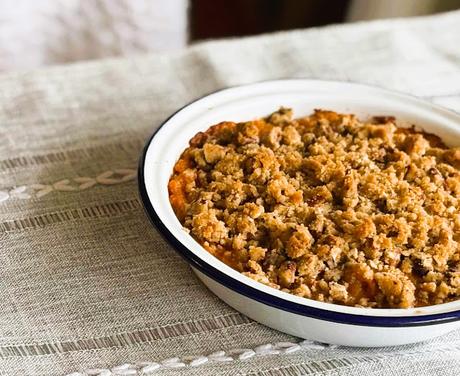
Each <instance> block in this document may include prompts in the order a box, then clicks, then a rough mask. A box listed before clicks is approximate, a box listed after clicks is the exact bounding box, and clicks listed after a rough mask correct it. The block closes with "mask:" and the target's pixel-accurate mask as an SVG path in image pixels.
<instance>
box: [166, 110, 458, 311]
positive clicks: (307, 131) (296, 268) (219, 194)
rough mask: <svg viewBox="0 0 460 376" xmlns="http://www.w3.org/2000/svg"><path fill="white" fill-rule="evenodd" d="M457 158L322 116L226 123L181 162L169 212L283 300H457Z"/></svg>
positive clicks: (402, 135)
mask: <svg viewBox="0 0 460 376" xmlns="http://www.w3.org/2000/svg"><path fill="white" fill-rule="evenodd" d="M458 168H460V149H456V148H451V149H448V148H446V147H445V145H444V144H443V143H442V141H441V140H440V139H439V137H437V136H434V135H430V134H427V133H423V132H417V131H416V130H415V129H413V128H410V129H403V128H397V127H396V125H395V119H394V118H392V117H375V118H373V119H371V120H370V121H369V122H361V121H359V120H358V119H357V118H356V117H355V116H353V115H344V114H338V113H335V112H332V111H322V110H316V111H315V113H314V114H312V115H311V116H308V117H304V118H299V119H293V118H292V111H291V110H289V109H286V108H281V109H280V110H279V111H277V112H275V113H273V114H271V115H270V116H268V117H267V118H265V119H257V120H254V121H248V122H243V123H232V122H223V123H220V124H217V125H215V126H213V127H211V128H210V129H209V130H208V131H207V132H200V133H198V134H197V135H196V136H195V137H193V139H192V140H191V141H190V147H189V148H187V149H186V150H185V151H184V153H183V154H182V156H181V158H180V159H179V161H178V162H177V163H176V165H175V168H174V172H173V175H172V177H171V179H170V182H169V193H170V200H171V204H172V206H173V208H174V210H175V212H176V214H177V216H178V218H179V219H180V220H181V222H182V224H183V225H184V227H185V228H186V229H187V230H189V231H190V234H191V235H192V236H193V237H194V238H195V239H197V240H198V241H199V242H200V243H201V244H202V245H203V246H204V247H205V248H206V249H207V250H208V251H209V252H211V253H212V254H213V255H215V256H216V257H218V258H220V259H221V260H222V261H224V262H226V263H227V264H229V265H230V266H232V267H233V268H235V269H237V270H239V271H240V272H242V273H243V274H244V275H246V276H248V277H250V278H253V279H254V280H256V281H259V282H261V283H264V284H266V285H268V286H271V287H273V288H276V289H280V290H282V291H287V292H290V293H292V294H295V295H298V296H301V297H305V298H312V299H316V300H319V301H324V302H331V303H338V304H346V305H352V306H358V307H390V308H407V307H414V306H424V305H431V304H439V303H444V302H447V301H452V300H455V299H459V297H460V247H459V243H458V242H459V241H460V213H459V197H460V174H459V171H458Z"/></svg>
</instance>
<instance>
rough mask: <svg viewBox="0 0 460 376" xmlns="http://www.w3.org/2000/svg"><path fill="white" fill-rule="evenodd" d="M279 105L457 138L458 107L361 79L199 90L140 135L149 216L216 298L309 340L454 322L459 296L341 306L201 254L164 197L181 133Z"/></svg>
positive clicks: (413, 335) (394, 341)
mask: <svg viewBox="0 0 460 376" xmlns="http://www.w3.org/2000/svg"><path fill="white" fill-rule="evenodd" d="M280 106H286V107H291V108H293V110H294V115H295V117H300V116H304V115H308V114H310V113H311V112H312V111H313V110H314V109H315V108H322V109H330V110H334V111H337V112H347V113H354V114H357V115H358V116H359V117H360V118H361V119H365V118H367V117H370V116H377V115H391V116H395V117H396V119H397V123H398V125H400V126H409V125H412V124H415V125H417V126H419V127H421V128H422V129H423V130H425V131H427V132H431V133H435V134H437V135H438V136H440V137H441V138H442V139H443V141H444V142H445V143H446V144H448V145H449V146H460V115H459V114H456V113H454V112H451V111H448V110H446V109H444V108H441V107H438V106H435V105H433V104H431V103H429V102H425V101H422V100H419V99H417V98H414V97H411V96H407V95H404V94H400V93H395V92H391V91H387V90H383V89H379V88H375V87H370V86H366V85H360V84H353V83H345V82H333V81H320V80H306V79H289V80H277V81H265V82H260V83H255V84H250V85H244V86H239V87H233V88H229V89H225V90H221V91H218V92H216V93H213V94H210V95H208V96H205V97H203V98H201V99H198V100H196V101H194V102H193V103H191V104H189V105H187V106H185V107H184V108H182V109H180V110H179V111H178V112H176V113H175V114H173V115H172V116H171V117H170V118H168V119H167V120H166V121H165V122H164V123H163V124H162V125H161V126H160V128H159V129H158V130H157V131H156V132H155V133H154V134H153V136H152V137H151V139H150V140H149V141H148V143H147V145H146V147H145V149H144V151H143V154H142V156H141V159H140V163H139V191H140V196H141V200H142V202H143V205H144V207H145V210H146V212H147V215H148V216H149V218H150V220H151V221H152V223H153V224H154V225H155V226H156V227H157V229H158V230H159V231H160V232H161V234H162V235H163V236H164V237H165V238H166V240H167V241H168V242H169V243H170V244H171V245H172V246H173V247H174V248H175V250H176V251H177V252H179V253H180V254H181V255H182V256H183V257H184V258H185V260H186V261H187V262H188V263H189V264H190V266H191V267H192V269H193V270H194V272H195V273H196V274H197V276H198V277H199V278H200V279H201V280H202V281H203V283H204V284H205V285H206V286H207V287H208V288H209V289H210V290H211V291H212V292H213V293H215V294H216V295H217V296H219V297H220V298H221V299H222V300H223V301H225V302H226V303H227V304H229V305H230V306H232V307H233V308H235V309H237V310H238V311H240V312H242V313H244V314H245V315H247V316H249V317H250V318H252V319H254V320H256V321H258V322H260V323H262V324H265V325H267V326H269V327H272V328H275V329H278V330H280V331H283V332H286V333H289V334H292V335H295V336H298V337H302V338H307V339H311V340H315V341H320V342H326V343H332V344H339V345H348V346H372V347H374V346H389V345H401V344H407V343H413V342H419V341H423V340H426V339H428V338H431V337H435V336H439V335H442V334H445V333H447V332H449V331H451V330H454V329H457V328H460V300H457V301H454V302H450V303H445V304H439V305H434V306H427V307H421V308H412V309H371V308H357V307H347V306H341V305H336V304H330V303H323V302H319V301H315V300H311V299H305V298H301V297H297V296H294V295H291V294H288V293H285V292H282V291H278V290H276V289H273V288H271V287H268V286H265V285H263V284H261V283H258V282H256V281H254V280H252V279H250V278H248V277H245V276H244V275H242V274H240V273H239V272H237V271H235V270H233V269H232V268H230V267H228V266H227V265H225V264H224V263H222V262H221V261H219V260H218V259H217V258H215V257H213V256H212V255H211V254H209V253H208V252H207V251H206V250H205V249H204V248H202V247H201V246H200V244H198V243H197V242H196V241H195V240H194V239H193V238H192V237H191V236H190V235H189V234H188V233H187V232H186V231H184V229H183V228H182V226H181V224H180V222H179V220H178V219H177V218H176V216H175V214H174V212H173V209H172V207H171V205H170V203H169V197H168V189H167V185H168V180H169V177H170V175H171V172H172V169H173V165H174V163H175V162H176V161H177V159H178V158H179V156H180V154H181V153H182V151H183V150H184V149H185V148H186V147H187V145H188V142H189V140H190V139H191V138H192V137H193V136H194V135H195V134H196V133H197V132H199V131H204V130H206V129H207V128H208V127H209V126H211V125H213V124H216V123H219V122H220V121H224V120H228V121H243V120H248V119H253V118H257V117H262V116H265V115H267V114H269V113H271V112H273V111H275V110H277V109H278V108H279V107H280Z"/></svg>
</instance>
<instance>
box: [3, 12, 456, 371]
mask: <svg viewBox="0 0 460 376" xmlns="http://www.w3.org/2000/svg"><path fill="white" fill-rule="evenodd" d="M286 77H307V78H322V79H330V80H342V81H356V82H363V83H368V84H372V85H378V86H382V87H386V88H390V89H394V90H399V91H402V92H407V93H411V94H413V95H416V96H419V97H422V98H425V99H426V100H430V101H434V102H436V103H439V104H441V105H444V106H446V107H449V108H452V109H454V110H457V111H460V12H452V13H447V14H442V15H437V16H431V17H426V18H414V19H403V20H391V21H377V22H372V23H360V24H352V25H345V26H330V27H326V28H319V29H309V30H299V31H292V32H284V33H278V34H272V35H266V36H260V37H252V38H246V39H235V40H227V41H218V42H207V43H204V44H200V45H196V46H193V47H191V48H188V49H186V50H184V51H183V52H179V53H175V54H168V55H148V56H144V57H138V58H133V59H121V60H104V61H97V62H90V63H84V64H76V65H69V66H64V67H56V68H50V69H44V70H38V71H31V72H24V73H13V74H9V75H3V76H0V323H1V324H0V374H1V375H64V374H69V373H75V375H86V374H88V375H89V374H98V375H112V374H113V375H115V374H139V375H140V374H149V372H154V373H155V372H158V373H159V374H162V375H163V374H169V373H171V374H172V373H175V374H176V373H178V374H191V375H194V374H195V375H214V374H222V375H234V374H236V373H238V374H254V375H297V374H312V375H313V374H314V375H390V374H392V375H393V374H398V375H437V374H439V375H456V374H458V369H459V366H460V332H453V333H450V334H449V335H446V336H444V337H443V338H437V339H434V340H432V341H429V342H427V343H424V344H419V345H414V346H404V347H398V348H383V349H352V348H342V347H329V346H325V345H320V344H314V343H310V342H308V341H307V342H300V341H299V339H297V338H294V337H291V336H288V335H285V334H283V333H280V332H277V331H274V330H271V329H269V328H266V327H264V326H262V325H259V324H257V323H255V322H253V321H251V320H250V319H248V318H246V317H244V316H243V315H241V314H239V313H238V312H236V311H234V310H233V309H231V308H229V307H228V306H227V305H225V304H224V303H222V302H220V301H219V300H218V299H217V298H216V297H214V296H213V295H212V294H211V293H210V292H208V291H207V290H206V289H205V288H204V287H203V286H202V285H201V284H200V283H199V281H198V280H197V279H196V278H195V276H194V275H193V274H192V273H191V271H190V269H189V268H188V267H187V265H186V264H185V262H184V261H182V259H180V258H179V257H178V256H177V255H176V254H175V252H174V251H173V250H172V249H171V248H170V247H169V246H168V245H167V244H166V243H165V242H164V241H163V240H162V239H161V238H160V236H159V235H158V234H157V233H156V232H155V231H154V230H153V229H152V227H151V225H150V224H149V222H148V220H147V218H146V216H145V215H144V213H143V210H142V208H141V205H140V202H139V199H138V196H137V186H136V165H137V159H138V156H139V154H140V152H141V149H142V146H143V143H144V142H145V140H146V139H147V138H148V136H149V135H150V134H151V133H152V132H153V130H154V129H155V128H156V127H157V126H158V125H159V124H160V123H161V121H162V120H164V119H165V118H166V117H167V116H168V115H170V114H171V113H172V112H174V111H175V110H177V109H178V108H180V107H181V106H183V105H184V104H186V103H188V102H189V101H191V100H193V99H195V98H197V97H200V96H202V95H204V94H206V93H209V92H211V91H214V90H216V89H220V88H224V87H228V86H232V85H238V84H244V83H249V82H255V81H260V80H266V79H275V78H286Z"/></svg>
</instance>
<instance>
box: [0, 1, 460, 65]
mask: <svg viewBox="0 0 460 376" xmlns="http://www.w3.org/2000/svg"><path fill="white" fill-rule="evenodd" d="M459 8H460V0H328V1H324V0H0V71H10V70H18V69H29V68H35V67H40V66H44V65H51V64H63V63H69V62H73V61H80V60H91V59H99V58H104V57H110V56H135V55H139V54H142V53H146V52H163V51H171V50H178V49H181V48H183V47H185V46H186V45H187V44H189V43H194V42H196V41H200V40H204V39H211V38H221V37H234V36H244V35H254V34H260V33H266V32H272V31H278V30H289V29H295V28H306V27H312V26H320V25H326V24H330V23H340V22H350V21H359V20H370V19H377V18H388V17H408V16H416V15H423V14H431V13H436V12H442V11H447V10H452V9H459Z"/></svg>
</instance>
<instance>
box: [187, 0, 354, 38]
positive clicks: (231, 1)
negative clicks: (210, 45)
mask: <svg viewBox="0 0 460 376" xmlns="http://www.w3.org/2000/svg"><path fill="white" fill-rule="evenodd" d="M348 3H349V1H348V0H327V1H325V0H191V9H190V35H191V41H196V40H201V39H210V38H221V37H231V36H243V35H254V34H261V33H267V32H271V31H278V30H289V29H297V28H305V27H312V26H320V25H326V24H330V23H337V22H342V21H343V20H344V18H345V12H346V9H347V6H348Z"/></svg>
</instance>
